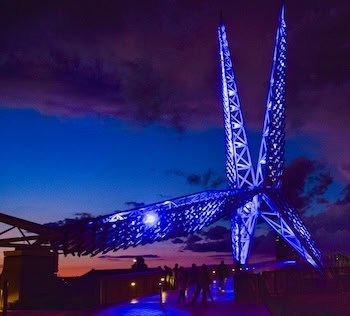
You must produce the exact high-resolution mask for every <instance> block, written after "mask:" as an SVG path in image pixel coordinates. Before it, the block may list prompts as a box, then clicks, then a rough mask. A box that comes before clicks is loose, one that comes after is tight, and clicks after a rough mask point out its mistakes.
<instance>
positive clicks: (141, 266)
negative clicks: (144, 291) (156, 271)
mask: <svg viewBox="0 0 350 316" xmlns="http://www.w3.org/2000/svg"><path fill="white" fill-rule="evenodd" d="M131 270H132V271H134V272H141V271H145V270H147V264H145V259H143V258H142V257H141V256H139V257H136V262H135V263H134V264H133V265H132V266H131Z"/></svg>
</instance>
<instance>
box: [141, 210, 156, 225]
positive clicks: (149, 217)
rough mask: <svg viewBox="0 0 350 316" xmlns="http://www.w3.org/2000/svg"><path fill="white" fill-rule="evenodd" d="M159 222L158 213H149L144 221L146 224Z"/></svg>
mask: <svg viewBox="0 0 350 316" xmlns="http://www.w3.org/2000/svg"><path fill="white" fill-rule="evenodd" d="M157 222H158V216H157V214H156V213H147V214H146V215H145V216H144V218H143V223H144V224H146V225H150V226H152V225H154V224H156V223H157Z"/></svg>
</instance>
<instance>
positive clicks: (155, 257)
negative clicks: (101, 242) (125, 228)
mask: <svg viewBox="0 0 350 316" xmlns="http://www.w3.org/2000/svg"><path fill="white" fill-rule="evenodd" d="M136 257H143V258H148V259H158V260H162V259H161V257H160V256H158V255H150V254H146V255H141V256H140V255H135V256H131V255H121V256H113V255H102V256H99V257H98V258H99V259H103V260H113V261H118V260H121V259H135V258H136Z"/></svg>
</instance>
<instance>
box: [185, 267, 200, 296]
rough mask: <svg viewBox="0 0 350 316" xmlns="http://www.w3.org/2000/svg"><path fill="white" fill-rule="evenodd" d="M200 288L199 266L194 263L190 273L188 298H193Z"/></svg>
mask: <svg viewBox="0 0 350 316" xmlns="http://www.w3.org/2000/svg"><path fill="white" fill-rule="evenodd" d="M197 287H198V271H197V266H196V265H195V264H194V263H193V264H192V267H191V269H190V270H189V272H188V292H189V293H188V294H187V296H189V297H193V296H194V293H195V292H196V289H197Z"/></svg>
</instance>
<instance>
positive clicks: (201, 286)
mask: <svg viewBox="0 0 350 316" xmlns="http://www.w3.org/2000/svg"><path fill="white" fill-rule="evenodd" d="M210 283H211V279H210V275H209V271H208V268H207V265H206V264H203V265H202V266H201V269H200V271H199V274H198V286H197V289H196V292H195V293H194V296H193V298H192V302H191V304H194V303H195V302H196V301H197V298H198V296H199V293H200V291H201V290H202V303H206V302H207V295H208V296H209V298H210V299H211V301H212V302H214V299H213V296H212V295H211V292H210Z"/></svg>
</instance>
